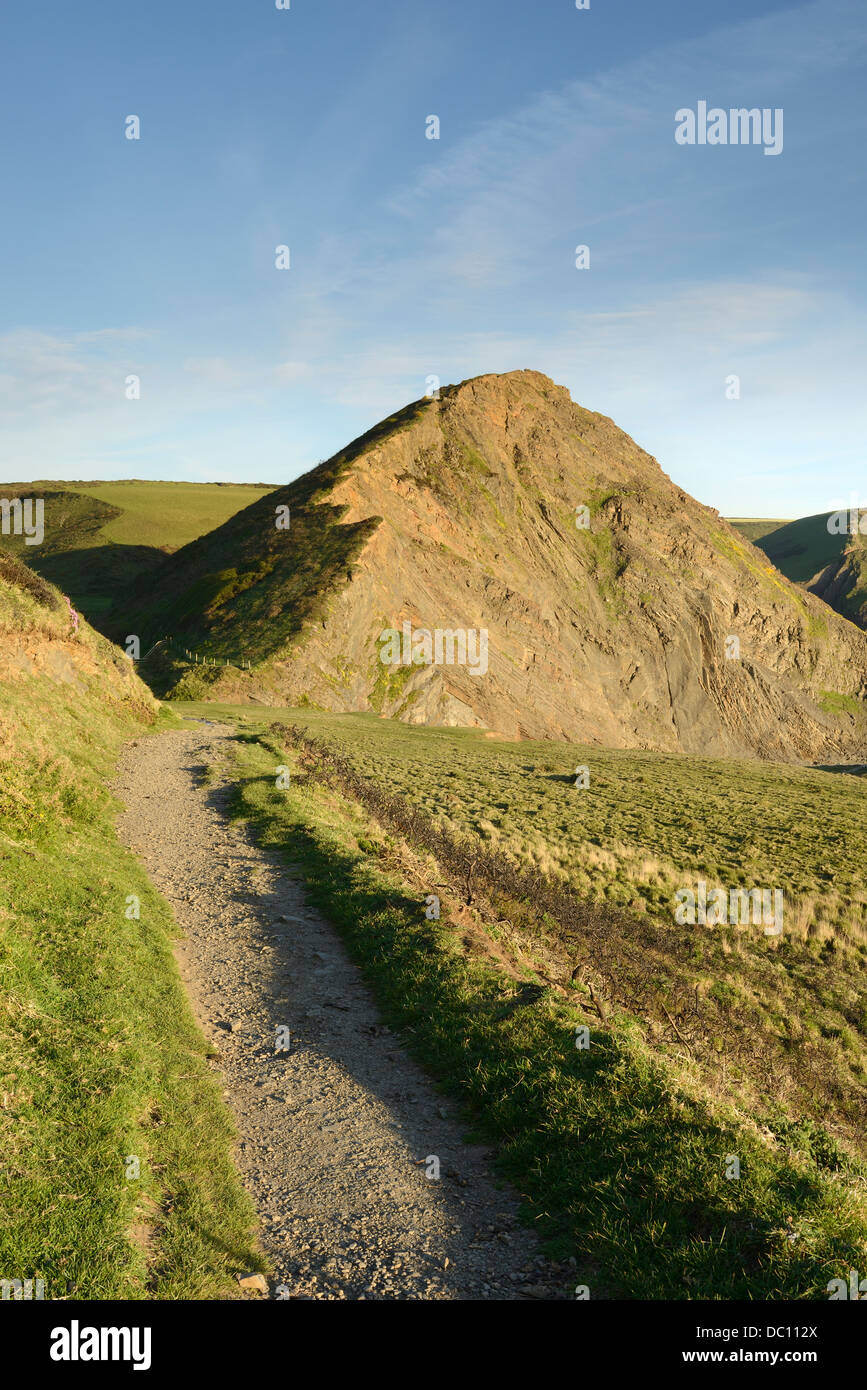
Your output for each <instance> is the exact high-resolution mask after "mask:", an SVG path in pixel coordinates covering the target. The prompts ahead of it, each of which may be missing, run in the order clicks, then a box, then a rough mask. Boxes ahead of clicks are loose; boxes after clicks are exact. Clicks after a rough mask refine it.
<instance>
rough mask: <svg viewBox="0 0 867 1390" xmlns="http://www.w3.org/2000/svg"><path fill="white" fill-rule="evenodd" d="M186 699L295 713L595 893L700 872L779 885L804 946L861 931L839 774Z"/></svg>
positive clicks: (418, 799)
mask: <svg viewBox="0 0 867 1390" xmlns="http://www.w3.org/2000/svg"><path fill="white" fill-rule="evenodd" d="M829 698H831V699H836V700H837V701H840V700H843V699H844V697H841V696H834V695H833V692H831V693H829ZM190 708H191V710H192V711H194V712H195V711H197V710H202V711H204V710H205V709H208V710H214V709H217V710H221V711H227V712H229V713H232V712H234V713H235V714H237V715H239V716H241V717H244V718H246V719H247V720H250V721H253V720H256V719H268V720H273V719H274V718H276V717H278V714H279V717H280V718H285V719H287V720H289V721H290V722H291V721H294V722H297V723H299V724H302V725H304V726H305V727H307V728H308V729H310V730H311V731H312V732H313V733H315V734H317V735H318V736H321V737H326V738H328V739H329V740H331V741H333V742H334V743H335V745H337V746H339V747H340V748H341V749H342V750H343V751H344V752H345V753H347V754H348V755H349V756H351V757H352V759H353V761H354V763H355V764H356V766H357V767H358V768H359V770H361V771H362V772H365V773H366V774H368V775H370V776H373V777H382V776H387V778H388V781H389V784H390V785H391V786H392V787H393V789H394V790H396V791H401V792H403V793H404V794H405V795H406V796H407V797H408V798H409V799H410V800H411V801H413V802H415V803H416V804H418V805H419V806H423V807H424V808H425V809H426V810H427V811H429V812H430V813H431V814H433V815H434V816H436V817H438V818H440V819H441V820H442V821H443V823H444V824H445V825H447V826H448V827H449V828H451V829H453V830H455V831H457V832H461V831H466V830H469V831H472V832H474V833H478V834H480V835H482V836H483V837H484V838H485V839H486V840H487V841H488V842H489V843H491V844H492V845H494V846H496V847H497V848H500V849H503V850H505V851H506V852H507V853H509V854H511V855H513V856H514V857H515V858H516V859H517V860H519V861H521V862H524V863H527V864H535V865H536V866H538V867H540V868H541V869H543V870H544V871H545V872H546V873H549V874H552V875H554V876H557V877H562V878H564V879H565V880H567V881H568V882H569V883H570V884H572V885H573V886H574V887H575V888H576V889H577V890H579V891H580V892H581V893H584V894H586V895H588V896H590V897H593V898H596V899H597V900H599V901H605V902H608V903H611V904H614V905H619V906H630V905H638V906H640V907H641V908H642V909H643V910H648V911H651V912H655V913H658V914H662V915H667V916H668V917H669V918H670V916H671V912H672V903H673V898H674V892H675V890H676V889H677V888H679V887H683V886H687V885H688V884H689V883H690V882H694V881H695V880H697V879H699V878H704V879H706V880H707V882H708V884H713V883H718V884H720V885H738V884H743V883H748V884H750V885H762V886H778V887H782V888H783V889H784V891H785V893H786V900H787V906H788V908H789V912H790V928H791V929H792V930H794V927H795V921H794V918H795V916H796V915H797V913H798V911H799V910H800V911H801V914H802V920H801V922H800V926H799V932H800V934H801V935H802V936H804V937H810V939H815V941H816V943H817V946H821V945H822V944H823V942H824V941H825V940H826V939H827V935H828V932H829V931H831V930H833V932H834V934H835V935H836V936H838V937H840V936H843V935H844V934H845V932H846V931H848V932H850V933H851V935H852V938H853V941H854V942H855V943H862V944H863V942H864V940H865V938H864V936H863V930H864V922H865V909H867V889H865V885H864V881H863V874H862V872H861V864H862V863H863V861H864V858H865V856H867V797H865V788H864V785H863V783H862V782H861V781H860V780H858V779H856V778H854V777H848V776H845V775H840V774H837V773H831V772H824V771H821V770H819V769H816V768H809V767H798V766H794V765H792V764H788V763H770V762H764V761H759V760H737V759H714V758H699V757H693V756H689V755H686V754H665V753H654V752H641V751H636V750H620V749H607V748H602V747H599V746H597V745H593V746H590V745H587V746H582V745H580V744H559V743H554V742H540V743H534V742H522V743H503V742H499V741H497V740H495V739H488V738H485V737H484V736H483V735H482V734H480V733H477V732H475V731H473V730H462V729H440V728H427V727H421V726H415V725H407V724H402V723H399V722H397V721H393V720H382V719H379V718H377V717H376V716H373V715H354V714H349V715H339V714H331V713H327V712H324V711H313V710H300V711H291V712H288V713H286V714H284V713H283V712H282V711H277V710H274V709H268V710H262V711H259V710H256V709H255V708H254V707H251V706H235V707H231V706H221V705H217V706H204V705H201V706H191V707H190ZM847 708H848V706H847ZM578 765H586V766H587V767H588V768H589V769H590V786H589V788H587V789H586V790H585V791H581V790H579V789H576V788H575V786H574V781H575V775H574V773H575V768H576V766H578Z"/></svg>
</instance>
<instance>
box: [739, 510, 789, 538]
mask: <svg viewBox="0 0 867 1390" xmlns="http://www.w3.org/2000/svg"><path fill="white" fill-rule="evenodd" d="M726 521H727V522H728V523H729V525H730V526H733V527H734V528H735V530H736V531H739V532H740V533H741V535H742V536H743V537H744V538H745V539H746V540H748V541H752V543H753V545H755V544H756V543H757V542H758V541H760V540H762V539H763V537H765V536H769V535H770V534H771V532H772V531H778V530H779V528H780V527H781V526H788V524H789V523H788V521H781V520H777V521H770V520H768V519H766V518H764V517H758V516H727V517H726Z"/></svg>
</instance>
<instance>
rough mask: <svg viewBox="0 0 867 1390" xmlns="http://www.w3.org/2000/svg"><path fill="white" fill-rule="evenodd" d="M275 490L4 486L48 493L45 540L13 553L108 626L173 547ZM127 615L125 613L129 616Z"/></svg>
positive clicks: (18, 545)
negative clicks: (113, 614) (126, 598)
mask: <svg viewBox="0 0 867 1390" xmlns="http://www.w3.org/2000/svg"><path fill="white" fill-rule="evenodd" d="M270 491H272V489H271V488H270V487H267V486H259V485H253V484H250V485H247V484H241V483H228V484H224V483H165V482H148V481H142V480H136V479H132V480H129V481H122V482H106V483H101V482H93V483H79V482H72V483H67V482H49V481H41V482H35V483H0V496H4V497H13V496H16V495H20V496H22V497H34V498H35V497H42V498H43V499H44V502H45V539H44V542H43V543H42V544H41V545H34V546H29V545H25V543H24V539H23V537H17V536H13V535H10V536H3V538H2V541H0V545H2V546H3V547H5V548H7V549H9V550H12V551H13V552H14V553H16V554H17V555H19V557H20V558H22V559H23V560H25V561H26V563H27V564H28V565H30V566H31V567H32V568H33V569H35V570H37V571H38V573H40V574H41V575H43V576H44V577H45V578H46V579H48V580H49V581H50V582H51V583H52V584H56V585H57V586H58V588H60V589H62V590H63V592H64V593H67V594H69V597H70V599H71V601H72V603H73V604H74V605H75V607H76V608H78V609H79V610H80V611H81V612H82V613H83V614H84V615H85V617H86V618H88V620H89V621H91V622H93V623H95V624H96V625H97V626H99V627H100V628H102V629H105V630H108V629H107V627H106V623H107V622H108V620H109V615H110V614H111V612H112V610H113V609H114V608H116V607H117V606H118V605H119V604H120V605H121V606H122V603H123V596H124V595H125V594H126V593H127V592H128V591H129V588H130V586H131V585H132V586H135V585H137V584H140V583H144V582H145V580H146V579H147V578H148V577H150V576H152V575H153V574H154V573H155V572H156V570H157V569H158V568H159V567H160V565H161V564H162V562H163V560H164V558H165V555H166V553H167V552H171V551H174V550H177V549H179V548H180V547H181V546H182V545H186V544H187V542H188V541H192V540H195V539H196V538H197V537H198V536H201V535H204V534H205V532H207V531H212V530H213V529H214V528H215V527H217V526H220V525H222V523H223V522H224V521H227V520H228V518H229V517H230V516H233V515H234V514H235V512H237V511H240V510H241V509H242V508H243V507H248V506H250V504H251V503H252V502H255V501H257V500H258V499H259V498H260V497H263V496H264V495H265V494H266V493H268V492H270ZM122 617H123V614H122V612H121V613H119V614H118V618H119V619H122Z"/></svg>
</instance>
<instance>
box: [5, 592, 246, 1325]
mask: <svg viewBox="0 0 867 1390" xmlns="http://www.w3.org/2000/svg"><path fill="white" fill-rule="evenodd" d="M10 622H11V623H12V625H13V626H14V627H15V629H16V630H17V631H19V632H21V631H27V632H28V634H29V635H28V642H29V644H30V645H31V647H32V646H33V645H34V644H36V643H38V642H39V641H46V642H47V641H48V640H50V639H51V638H52V637H54V638H56V637H57V636H58V635H62V634H63V633H64V632H65V631H66V630H67V628H68V622H67V619H66V617H65V609H64V610H61V612H60V616H59V617H58V616H57V615H56V614H55V613H53V612H52V611H51V610H50V609H49V608H40V607H39V605H38V604H37V603H36V602H35V601H34V600H32V599H31V598H30V597H29V596H28V595H26V594H24V593H23V592H22V591H20V590H19V589H15V588H12V587H11V586H9V585H3V584H0V630H2V631H3V632H4V633H8V632H9V631H10ZM78 640H79V642H80V643H81V645H82V647H83V648H84V649H85V650H83V651H82V655H81V661H82V664H81V666H80V668H79V669H80V670H81V671H82V673H84V672H86V671H87V665H88V662H89V661H92V662H94V663H95V666H96V669H95V670H94V671H93V674H92V676H87V675H86V674H82V676H81V677H80V679H81V682H82V684H81V686H80V688H78V689H76V688H74V687H73V686H71V685H66V684H58V683H53V682H49V681H48V680H46V679H45V678H44V677H38V676H31V677H25V678H22V679H17V680H13V681H9V682H8V683H7V682H4V683H3V685H2V687H0V1152H2V1155H3V1162H2V1177H0V1189H2V1193H0V1278H2V1279H28V1278H35V1279H43V1280H44V1281H45V1285H46V1297H47V1298H64V1297H67V1296H69V1297H72V1298H76V1299H91V1298H93V1299H138V1298H157V1299H190V1298H196V1299H203V1298H220V1297H225V1296H227V1295H229V1296H231V1295H232V1293H234V1294H235V1295H237V1285H236V1284H235V1282H234V1279H233V1275H234V1274H235V1273H237V1272H239V1271H245V1270H249V1269H251V1268H262V1267H263V1266H262V1262H261V1259H260V1257H259V1256H258V1255H257V1253H256V1250H255V1242H254V1234H253V1232H254V1224H255V1223H254V1213H253V1211H252V1208H251V1205H250V1203H249V1201H248V1199H247V1197H246V1195H245V1193H244V1191H243V1189H242V1187H241V1184H240V1180H239V1178H238V1176H237V1173H236V1171H235V1169H234V1166H233V1163H232V1157H231V1149H232V1144H233V1133H232V1128H231V1122H230V1117H229V1115H228V1112H227V1110H226V1108H225V1106H224V1104H223V1101H222V1099H221V1094H220V1088H219V1085H218V1082H217V1079H216V1077H215V1076H214V1075H212V1073H211V1071H210V1068H209V1064H208V1061H207V1057H208V1051H209V1046H208V1043H207V1042H206V1040H205V1038H204V1037H203V1035H202V1034H201V1032H200V1031H199V1029H198V1027H197V1026H196V1024H195V1022H194V1020H193V1017H192V1014H191V1012H190V1009H189V1005H188V1003H187V999H186V995H185V992H184V989H183V986H182V983H181V980H180V977H179V974H178V970H177V967H176V965H175V961H174V957H173V953H172V941H173V939H174V938H175V936H176V934H177V929H176V927H175V924H174V922H173V919H172V916H171V912H170V909H169V907H168V905H167V904H166V903H165V901H164V900H163V899H162V898H161V897H160V896H159V895H158V894H157V893H156V892H155V891H154V890H153V888H152V887H151V886H150V883H149V881H148V879H147V877H146V875H145V873H144V870H143V869H142V867H141V865H140V864H139V863H138V861H137V860H136V859H135V857H134V856H133V855H132V854H130V853H129V852H128V851H127V850H126V849H124V848H123V846H122V845H121V844H120V842H119V841H118V839H117V835H116V833H115V829H114V817H115V814H116V811H117V809H118V805H117V803H116V802H115V800H114V799H113V797H112V795H111V794H110V792H109V791H108V789H107V782H108V780H109V778H110V777H111V775H112V770H113V765H114V758H115V754H116V752H117V750H118V748H119V746H120V744H121V743H122V741H123V740H125V739H127V738H129V737H130V736H131V735H133V734H136V735H139V736H147V733H146V729H147V721H148V719H149V718H150V717H152V716H149V715H148V714H147V710H146V707H145V705H144V703H143V702H140V701H137V700H136V698H135V696H134V694H131V695H127V696H122V695H120V694H119V691H118V689H117V684H116V683H115V684H114V685H113V684H112V683H111V681H110V679H109V676H110V672H111V660H112V658H111V654H110V648H109V647H108V644H107V643H105V642H104V641H103V639H99V638H97V637H96V636H95V635H94V634H92V633H89V632H88V631H87V629H82V631H81V633H80V636H79V639H78ZM117 659H118V660H119V661H123V660H124V658H121V657H119V656H118V658H117ZM167 718H168V716H167V715H163V716H162V719H161V722H165V721H166V719H167ZM132 896H134V897H136V898H138V899H139V903H140V908H139V913H140V915H139V918H138V919H136V918H135V917H129V918H128V917H127V915H126V914H127V910H128V909H130V910H132V908H133V904H132V903H131V902H130V901H129V900H130V898H131V897H132ZM132 1157H135V1158H137V1159H138V1162H139V1176H138V1177H137V1178H136V1177H128V1176H127V1173H128V1172H132V1171H133V1167H132V1165H130V1164H128V1163H127V1159H129V1158H132Z"/></svg>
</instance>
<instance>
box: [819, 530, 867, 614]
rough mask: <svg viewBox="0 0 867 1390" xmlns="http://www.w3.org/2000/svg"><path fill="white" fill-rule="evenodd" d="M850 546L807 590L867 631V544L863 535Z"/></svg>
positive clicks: (845, 548)
mask: <svg viewBox="0 0 867 1390" xmlns="http://www.w3.org/2000/svg"><path fill="white" fill-rule="evenodd" d="M843 539H845V540H846V542H847V544H846V545H845V547H844V549H843V550H842V551H841V553H840V554H839V556H837V558H836V559H834V560H832V561H831V562H830V564H827V565H826V566H825V568H824V569H823V570H821V571H820V572H819V574H817V575H816V577H815V579H813V581H812V583H810V584H809V585H808V586H807V587H808V588H809V590H810V593H812V594H816V595H817V596H818V597H819V598H821V599H823V600H824V601H825V603H827V604H830V606H831V607H832V608H834V609H835V610H836V611H837V612H838V613H842V614H843V616H844V618H848V619H849V620H850V622H853V623H857V625H858V627H861V628H867V544H865V539H864V537H863V536H851V537H850V536H847V537H845V538H843Z"/></svg>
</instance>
